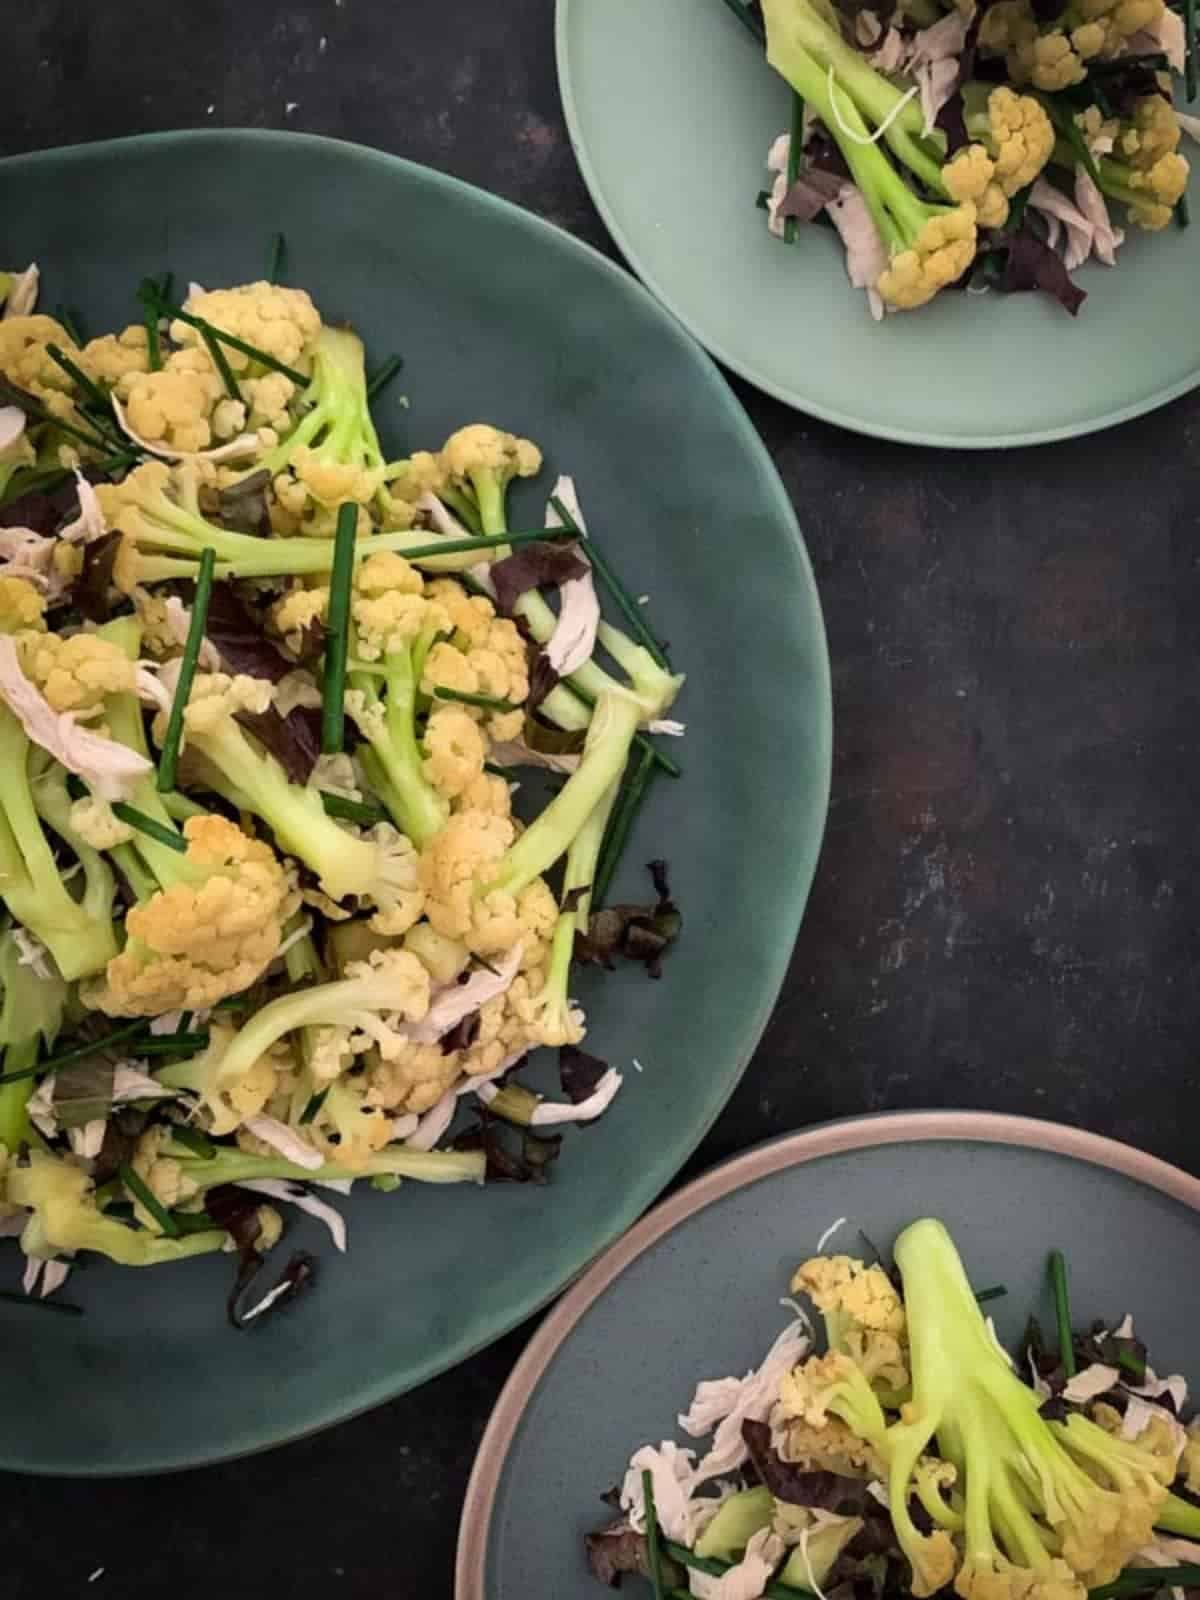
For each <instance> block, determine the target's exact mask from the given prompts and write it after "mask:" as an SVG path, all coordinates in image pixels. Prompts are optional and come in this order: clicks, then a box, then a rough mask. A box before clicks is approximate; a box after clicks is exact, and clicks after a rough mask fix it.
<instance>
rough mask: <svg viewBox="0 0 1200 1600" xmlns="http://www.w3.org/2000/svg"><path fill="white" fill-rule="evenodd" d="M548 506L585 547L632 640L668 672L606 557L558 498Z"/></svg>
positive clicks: (660, 650) (639, 612)
mask: <svg viewBox="0 0 1200 1600" xmlns="http://www.w3.org/2000/svg"><path fill="white" fill-rule="evenodd" d="M550 504H551V505H552V506H553V507H554V509H555V510H556V511H557V512H558V514H559V516H560V517H561V518H562V520H563V525H564V526H565V527H566V528H567V529H568V530H569V531H570V532H571V533H574V534H576V535H577V536H578V537H579V538H580V539H581V540H582V542H583V544H584V545H585V546H586V548H587V553H588V557H589V559H590V560H591V563H592V565H593V566H594V567H595V569H596V571H597V572H598V573H599V574H600V581H601V582H602V583H603V585H604V587H605V588H606V589H607V590H608V592H609V594H610V595H611V596H612V598H613V600H614V601H615V602H616V605H617V609H618V610H619V611H620V612H621V613H622V615H623V616H624V618H625V620H626V622H628V624H629V627H630V630H631V631H632V633H633V635H634V637H635V638H636V639H637V640H638V641H639V643H641V644H642V645H644V646H645V648H646V649H647V650H648V651H649V653H650V655H651V656H652V657H653V658H654V663H655V665H656V666H659V667H662V668H664V669H669V667H670V663H669V662H668V660H667V658H666V655H665V653H664V651H663V648H662V646H661V645H660V644H659V642H658V640H657V639H656V638H655V637H654V635H653V634H652V633H651V632H650V629H649V628H648V627H647V626H646V621H645V618H644V617H643V616H642V608H641V607H640V606H639V605H638V603H637V601H636V600H634V598H633V596H632V595H631V594H630V593H629V591H628V589H626V587H625V585H624V584H623V583H622V582H621V580H620V579H619V578H618V577H617V575H616V573H615V572H614V571H613V569H612V568H611V567H610V566H609V564H608V560H607V558H606V557H605V556H604V555H603V554H602V553H601V552H600V551H599V550H598V549H597V548H596V546H595V544H594V542H593V541H592V539H591V538H590V537H589V535H588V534H586V533H585V532H584V531H583V529H582V528H581V527H580V526H579V524H578V523H577V522H576V521H575V518H574V517H573V516H572V515H571V513H570V512H569V511H568V510H567V508H566V506H565V505H564V504H563V503H562V501H561V500H560V499H559V498H558V496H557V495H551V497H550Z"/></svg>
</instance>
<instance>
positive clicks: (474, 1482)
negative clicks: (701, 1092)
mask: <svg viewBox="0 0 1200 1600" xmlns="http://www.w3.org/2000/svg"><path fill="white" fill-rule="evenodd" d="M949 1139H956V1140H968V1141H973V1142H976V1143H981V1144H1018V1145H1021V1146H1022V1147H1024V1148H1026V1149H1036V1150H1043V1151H1046V1152H1048V1153H1050V1154H1052V1155H1064V1156H1071V1157H1074V1158H1075V1159H1076V1160H1079V1161H1084V1162H1087V1163H1088V1164H1089V1165H1091V1166H1097V1167H1106V1168H1107V1169H1108V1170H1109V1171H1111V1172H1116V1173H1119V1174H1120V1175H1121V1176H1123V1177H1127V1178H1132V1179H1134V1180H1135V1181H1137V1182H1140V1183H1143V1184H1146V1185H1147V1186H1148V1187H1149V1188H1152V1189H1157V1190H1159V1191H1160V1192H1161V1193H1163V1194H1166V1195H1168V1196H1169V1197H1170V1198H1171V1199H1173V1200H1178V1201H1179V1202H1180V1203H1181V1204H1182V1205H1186V1206H1190V1207H1191V1209H1192V1210H1193V1211H1200V1178H1194V1177H1192V1176H1191V1175H1190V1174H1189V1173H1186V1172H1184V1171H1183V1170H1182V1169H1181V1168H1179V1167H1175V1166H1172V1165H1171V1164H1170V1163H1169V1162H1167V1161H1162V1160H1160V1159H1159V1157H1158V1156H1152V1155H1150V1154H1149V1153H1148V1152H1146V1151H1144V1150H1138V1149H1136V1148H1135V1147H1134V1146H1133V1145H1128V1144H1124V1143H1122V1142H1121V1141H1120V1140H1118V1139H1109V1138H1107V1137H1106V1136H1104V1135H1103V1134H1098V1133H1089V1132H1087V1131H1086V1130H1085V1129H1083V1128H1072V1127H1068V1126H1067V1125H1066V1124H1064V1123H1058V1122H1049V1121H1044V1120H1042V1119H1041V1118H1038V1117H1018V1116H1006V1115H1002V1114H999V1113H995V1112H980V1111H902V1112H892V1113H884V1114H883V1115H879V1116H866V1117H855V1118H853V1119H851V1120H848V1121H838V1122H828V1123H822V1124H820V1125H818V1126H817V1127H815V1128H808V1129H804V1130H802V1131H800V1132H799V1133H790V1134H784V1135H783V1136H782V1137H781V1138H778V1139H771V1140H768V1141H767V1142H766V1143H764V1144H760V1145H756V1146H754V1147H753V1148H752V1149H750V1150H747V1151H744V1152H743V1153H742V1154H741V1155H737V1156H733V1157H732V1158H731V1159H730V1160H728V1161H723V1162H721V1163H720V1164H719V1165H717V1166H715V1167H713V1168H712V1169H711V1170H710V1171H708V1172H706V1173H703V1174H702V1175H701V1176H700V1177H699V1178H696V1179H694V1180H693V1181H692V1182H691V1183H689V1184H687V1185H686V1186H685V1187H684V1188H682V1189H681V1190H680V1191H679V1193H678V1194H675V1195H672V1196H671V1197H670V1198H669V1199H668V1200H664V1201H663V1202H662V1203H661V1204H660V1205H658V1206H656V1207H655V1208H654V1210H653V1211H651V1212H650V1213H649V1214H648V1215H647V1216H645V1217H643V1218H642V1220H641V1221H640V1222H638V1223H637V1224H636V1225H635V1226H634V1227H633V1228H631V1229H630V1230H629V1232H628V1233H627V1234H625V1235H624V1236H623V1237H622V1238H620V1239H618V1240H617V1242H616V1243H615V1244H613V1245H610V1246H609V1248H608V1249H607V1250H606V1251H605V1252H604V1254H603V1255H602V1256H600V1257H599V1258H598V1259H597V1260H596V1261H594V1262H593V1263H592V1265H591V1266H590V1267H588V1268H587V1270H586V1271H585V1272H584V1273H583V1274H582V1275H581V1276H580V1277H579V1278H578V1279H576V1281H575V1283H574V1284H573V1285H572V1286H571V1288H569V1289H568V1290H567V1291H566V1293H565V1294H564V1295H563V1297H562V1299H561V1300H560V1301H559V1302H558V1304H557V1305H556V1306H555V1307H554V1309H553V1310H552V1311H551V1312H550V1314H549V1315H548V1316H547V1317H546V1319H545V1321H544V1322H543V1323H542V1325H541V1327H539V1328H538V1330H537V1332H536V1333H535V1334H534V1336H533V1338H532V1339H531V1340H530V1341H529V1343H528V1345H526V1347H525V1349H524V1350H523V1351H522V1353H521V1355H520V1358H519V1359H518V1361H517V1364H516V1366H515V1367H514V1368H513V1370H512V1372H511V1373H510V1374H509V1376H508V1379H507V1381H506V1382H505V1385H504V1388H503V1389H502V1390H501V1391H500V1397H499V1399H498V1400H497V1401H496V1404H495V1406H494V1407H493V1409H492V1414H491V1416H490V1418H489V1419H488V1424H487V1427H486V1428H485V1430H484V1433H483V1437H482V1439H481V1440H480V1442H479V1448H478V1450H477V1452H476V1455H475V1462H474V1465H473V1466H472V1468H471V1476H470V1479H469V1480H468V1483H467V1490H466V1494H465V1495H464V1497H463V1506H462V1512H461V1514H460V1517H459V1528H458V1543H457V1548H456V1553H455V1563H454V1600H485V1594H484V1586H483V1580H484V1562H485V1559H486V1555H487V1543H488V1534H489V1532H490V1529H491V1517H492V1508H493V1506H494V1504H495V1498H496V1491H497V1489H498V1487H499V1484H500V1476H501V1470H502V1467H503V1464H504V1461H505V1459H506V1457H507V1454H508V1450H509V1448H510V1446H511V1444H512V1440H513V1436H514V1434H515V1432H516V1428H517V1424H518V1423H519V1421H520V1419H521V1414H522V1412H523V1411H524V1409H525V1406H526V1405H527V1403H528V1401H529V1400H530V1398H531V1396H532V1394H533V1392H534V1390H535V1388H536V1387H537V1383H538V1379H539V1377H540V1375H541V1373H542V1371H543V1370H544V1368H545V1367H546V1365H547V1364H548V1363H549V1361H550V1359H551V1358H552V1357H553V1355H554V1354H555V1353H556V1351H557V1350H558V1347H559V1346H560V1345H561V1344H562V1342H563V1341H564V1340H565V1339H566V1337H567V1335H568V1334H569V1333H570V1332H571V1331H572V1330H573V1328H574V1327H575V1325H576V1323H577V1322H579V1320H580V1319H581V1318H582V1317H583V1316H584V1314H585V1313H586V1312H587V1311H589V1310H590V1309H591V1307H592V1306H593V1305H594V1304H595V1302H596V1301H597V1300H598V1299H599V1298H600V1296H601V1295H602V1294H603V1293H604V1292H605V1290H606V1289H607V1288H608V1287H609V1286H610V1284H612V1283H613V1282H615V1280H616V1279H617V1278H619V1277H620V1275H621V1274H622V1273H623V1272H624V1271H625V1270H626V1268H627V1267H629V1266H631V1265H632V1264H633V1262H635V1261H636V1260H637V1259H638V1257H639V1256H641V1255H643V1254H644V1253H645V1252H646V1251H647V1250H648V1249H650V1247H651V1246H652V1245H655V1244H657V1243H658V1241H659V1240H660V1239H662V1238H664V1237H665V1236H666V1235H667V1234H669V1233H671V1232H673V1231H674V1229H676V1228H677V1227H679V1226H680V1224H681V1223H683V1222H685V1221H687V1220H688V1218H689V1217H692V1216H694V1215H695V1214H696V1213H697V1212H699V1211H703V1210H705V1209H706V1208H707V1207H708V1206H710V1205H712V1204H714V1202H716V1201H717V1200H721V1199H724V1198H725V1196H727V1195H729V1194H732V1193H734V1192H735V1191H737V1190H738V1189H741V1188H744V1187H746V1186H747V1185H749V1184H751V1183H757V1182H758V1181H759V1180H760V1179H762V1178H767V1177H770V1176H772V1175H773V1174H774V1173H776V1172H781V1171H784V1170H786V1169H788V1168H791V1167H797V1166H804V1165H805V1164H806V1163H808V1162H810V1161H817V1160H821V1159H822V1158H824V1157H826V1156H832V1155H844V1154H846V1153H847V1152H849V1151H852V1150H862V1149H867V1148H870V1147H872V1146H875V1145H892V1144H911V1143H920V1142H932V1141H936V1140H949Z"/></svg>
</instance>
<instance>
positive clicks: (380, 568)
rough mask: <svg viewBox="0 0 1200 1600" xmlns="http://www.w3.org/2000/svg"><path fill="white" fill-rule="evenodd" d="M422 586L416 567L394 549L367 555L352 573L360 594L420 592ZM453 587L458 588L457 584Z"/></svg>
mask: <svg viewBox="0 0 1200 1600" xmlns="http://www.w3.org/2000/svg"><path fill="white" fill-rule="evenodd" d="M423 587H424V584H423V582H422V579H421V574H420V573H419V572H418V571H417V569H416V567H414V566H413V564H412V562H411V561H406V560H405V559H404V557H403V556H402V555H401V554H400V553H399V552H398V551H396V550H381V551H379V552H378V553H377V554H376V555H373V556H368V557H367V559H366V560H365V561H364V562H362V563H361V565H360V566H359V567H358V568H357V569H356V571H355V574H354V588H355V591H356V592H357V593H358V594H360V595H371V596H373V595H382V594H387V593H388V592H389V591H390V590H395V591H396V592H397V593H399V594H420V593H421V591H422V589H423ZM453 587H454V588H458V585H457V584H455V585H453ZM459 592H460V593H461V592H462V591H461V590H460V591H459ZM431 598H436V597H434V596H431Z"/></svg>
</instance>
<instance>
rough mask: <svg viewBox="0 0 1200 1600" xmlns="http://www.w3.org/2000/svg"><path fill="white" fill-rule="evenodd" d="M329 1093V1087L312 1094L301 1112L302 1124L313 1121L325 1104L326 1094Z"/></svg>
mask: <svg viewBox="0 0 1200 1600" xmlns="http://www.w3.org/2000/svg"><path fill="white" fill-rule="evenodd" d="M328 1093H329V1090H328V1089H322V1090H321V1091H320V1093H319V1094H314V1095H312V1096H310V1098H309V1102H308V1104H307V1105H306V1106H305V1108H304V1110H303V1111H302V1112H301V1113H300V1121H301V1124H306V1123H309V1122H311V1121H312V1119H313V1118H314V1117H315V1116H316V1114H317V1112H318V1111H320V1109H321V1107H322V1106H323V1105H324V1104H325V1096H326V1095H327V1094H328Z"/></svg>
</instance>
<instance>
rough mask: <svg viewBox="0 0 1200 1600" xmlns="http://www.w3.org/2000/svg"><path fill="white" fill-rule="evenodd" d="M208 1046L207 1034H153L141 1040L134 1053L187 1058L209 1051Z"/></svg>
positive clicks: (134, 1048)
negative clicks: (198, 1052)
mask: <svg viewBox="0 0 1200 1600" xmlns="http://www.w3.org/2000/svg"><path fill="white" fill-rule="evenodd" d="M208 1045H209V1036H208V1034H207V1033H153V1034H150V1035H148V1036H147V1037H146V1038H145V1039H139V1040H138V1042H137V1044H136V1045H135V1046H134V1047H133V1051H134V1054H136V1055H139V1056H185V1055H195V1054H196V1052H197V1051H198V1050H207V1049H208Z"/></svg>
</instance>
